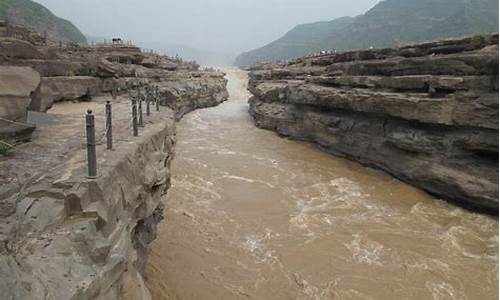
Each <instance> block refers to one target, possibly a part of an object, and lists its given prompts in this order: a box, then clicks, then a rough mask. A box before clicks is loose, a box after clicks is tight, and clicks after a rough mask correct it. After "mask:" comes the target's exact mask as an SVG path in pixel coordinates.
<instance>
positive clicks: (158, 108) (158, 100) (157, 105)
mask: <svg viewBox="0 0 500 300" xmlns="http://www.w3.org/2000/svg"><path fill="white" fill-rule="evenodd" d="M155 102H156V111H160V92H159V89H158V86H156V87H155Z"/></svg>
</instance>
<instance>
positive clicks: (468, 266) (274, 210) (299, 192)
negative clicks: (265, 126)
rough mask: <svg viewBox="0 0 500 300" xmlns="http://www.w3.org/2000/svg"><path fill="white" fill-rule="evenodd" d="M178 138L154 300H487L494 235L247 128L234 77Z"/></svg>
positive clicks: (391, 183) (481, 220)
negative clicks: (222, 98)
mask: <svg viewBox="0 0 500 300" xmlns="http://www.w3.org/2000/svg"><path fill="white" fill-rule="evenodd" d="M228 79H229V84H228V89H229V91H230V95H231V97H230V100H229V101H228V102H226V103H224V104H222V105H220V106H218V107H215V108H209V109H205V110H198V111H196V112H193V113H191V114H189V115H187V116H185V117H184V119H183V120H182V121H181V122H180V123H179V125H178V145H177V154H176V158H175V160H174V163H173V166H172V173H173V179H172V188H171V189H170V190H169V193H168V196H167V198H166V199H165V204H166V209H165V221H164V222H163V223H162V224H161V225H160V228H159V235H158V239H157V240H156V241H155V242H154V244H153V249H152V253H151V256H150V257H149V261H148V266H147V269H146V281H147V285H148V287H149V289H150V290H151V293H152V295H153V299H183V300H184V299H186V300H191V299H193V300H194V299H196V300H198V299H200V300H211V299H214V300H215V299H217V300H219V299H481V300H485V299H498V221H497V220H496V219H493V218H490V217H487V216H484V215H479V214H475V213H471V212H467V211H465V210H462V209H460V208H457V207H454V206H452V205H449V204H447V203H445V202H442V201H438V200H436V199H433V198H431V197H430V196H429V195H427V194H426V193H423V192H421V191H419V190H418V189H415V188H413V187H411V186H409V185H407V184H404V183H402V182H400V181H398V180H396V179H394V178H392V177H390V176H388V175H386V174H384V173H382V172H379V171H376V170H373V169H370V168H365V167H363V166H361V165H359V164H357V163H355V162H351V161H347V160H344V159H340V158H336V157H333V156H331V155H328V154H325V153H323V152H321V151H320V150H318V149H317V148H316V147H314V146H312V145H309V144H306V143H301V142H296V141H290V140H287V139H283V138H280V137H278V136H277V135H276V134H274V133H272V132H269V131H265V130H261V129H258V128H256V127H255V126H254V125H253V123H252V120H251V118H250V117H249V115H248V112H247V109H248V107H247V99H248V97H249V94H248V92H247V91H246V80H247V78H246V74H245V73H244V72H241V71H235V70H230V71H228Z"/></svg>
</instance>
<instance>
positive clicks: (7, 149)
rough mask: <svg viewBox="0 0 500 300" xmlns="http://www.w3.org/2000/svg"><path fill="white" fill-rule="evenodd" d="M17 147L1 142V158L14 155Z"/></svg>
mask: <svg viewBox="0 0 500 300" xmlns="http://www.w3.org/2000/svg"><path fill="white" fill-rule="evenodd" d="M15 149H16V147H15V146H14V145H11V144H9V143H7V142H4V141H0V155H1V156H8V155H12V153H14V150H15Z"/></svg>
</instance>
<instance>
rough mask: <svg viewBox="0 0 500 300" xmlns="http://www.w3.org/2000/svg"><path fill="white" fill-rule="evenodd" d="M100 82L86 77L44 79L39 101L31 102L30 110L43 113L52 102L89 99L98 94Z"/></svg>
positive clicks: (94, 78)
mask: <svg viewBox="0 0 500 300" xmlns="http://www.w3.org/2000/svg"><path fill="white" fill-rule="evenodd" d="M99 84H100V80H99V79H98V78H96V77H88V76H70V77H67V76H58V77H44V78H42V85H41V98H40V101H33V102H32V105H31V106H30V109H31V110H35V111H41V112H45V111H47V110H48V109H49V108H51V107H52V105H53V104H54V102H59V101H64V100H79V99H85V98H90V97H92V96H94V95H97V94H98V93H99V92H100V89H99Z"/></svg>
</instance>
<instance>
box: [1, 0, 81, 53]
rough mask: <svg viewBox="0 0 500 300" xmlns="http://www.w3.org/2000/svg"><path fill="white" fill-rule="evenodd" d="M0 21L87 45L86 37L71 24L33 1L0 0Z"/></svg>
mask: <svg viewBox="0 0 500 300" xmlns="http://www.w3.org/2000/svg"><path fill="white" fill-rule="evenodd" d="M0 19H4V20H5V19H7V20H9V22H11V23H13V24H15V25H21V26H26V27H28V28H30V29H32V30H34V31H38V32H40V33H41V32H43V31H47V32H48V33H49V34H50V35H52V36H54V37H56V38H60V39H64V40H68V41H71V42H75V43H86V39H85V36H84V35H83V34H82V33H81V32H80V30H78V28H76V27H75V26H74V25H73V24H72V23H71V22H69V21H67V20H65V19H62V18H59V17H57V16H55V15H54V14H53V13H52V12H51V11H50V10H48V9H47V8H46V7H44V6H43V5H40V4H38V3H36V2H33V1H31V0H0Z"/></svg>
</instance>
